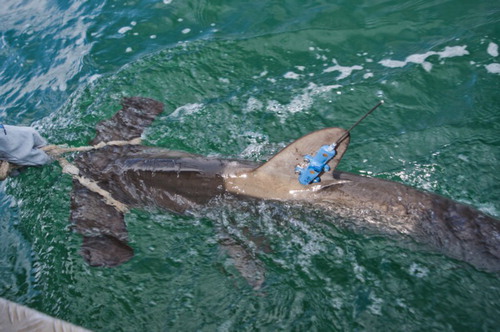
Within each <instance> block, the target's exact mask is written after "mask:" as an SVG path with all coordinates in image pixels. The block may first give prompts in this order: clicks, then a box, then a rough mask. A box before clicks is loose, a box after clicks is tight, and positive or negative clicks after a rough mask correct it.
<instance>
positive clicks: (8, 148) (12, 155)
mask: <svg viewBox="0 0 500 332" xmlns="http://www.w3.org/2000/svg"><path fill="white" fill-rule="evenodd" d="M46 144H47V141H45V139H44V138H43V137H42V136H40V134H39V133H38V132H37V131H36V130H35V129H33V128H31V127H17V126H9V125H3V126H2V125H0V160H7V161H8V162H10V163H12V164H15V165H21V166H41V165H45V164H48V163H50V162H51V159H50V157H49V156H48V155H47V154H46V153H45V152H43V151H42V150H40V149H39V148H40V147H42V146H44V145H46Z"/></svg>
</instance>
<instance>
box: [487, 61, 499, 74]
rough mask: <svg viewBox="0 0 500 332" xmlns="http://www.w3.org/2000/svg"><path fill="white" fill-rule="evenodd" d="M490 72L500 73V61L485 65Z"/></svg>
mask: <svg viewBox="0 0 500 332" xmlns="http://www.w3.org/2000/svg"><path fill="white" fill-rule="evenodd" d="M484 67H485V68H486V70H487V71H488V73H491V74H500V63H490V64H489V65H485V66H484Z"/></svg>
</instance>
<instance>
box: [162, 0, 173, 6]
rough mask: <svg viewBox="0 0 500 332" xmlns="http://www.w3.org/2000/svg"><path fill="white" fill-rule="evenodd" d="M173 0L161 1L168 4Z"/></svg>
mask: <svg viewBox="0 0 500 332" xmlns="http://www.w3.org/2000/svg"><path fill="white" fill-rule="evenodd" d="M172 1H173V0H163V3H164V4H166V5H170V4H171V3H172Z"/></svg>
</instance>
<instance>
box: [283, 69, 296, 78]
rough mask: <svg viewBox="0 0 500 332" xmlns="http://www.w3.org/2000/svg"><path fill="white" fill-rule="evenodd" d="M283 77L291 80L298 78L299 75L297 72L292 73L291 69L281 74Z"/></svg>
mask: <svg viewBox="0 0 500 332" xmlns="http://www.w3.org/2000/svg"><path fill="white" fill-rule="evenodd" d="M283 77H284V78H288V79H292V80H298V79H299V78H300V75H299V74H297V73H294V72H293V71H289V72H288V73H286V74H285V75H283Z"/></svg>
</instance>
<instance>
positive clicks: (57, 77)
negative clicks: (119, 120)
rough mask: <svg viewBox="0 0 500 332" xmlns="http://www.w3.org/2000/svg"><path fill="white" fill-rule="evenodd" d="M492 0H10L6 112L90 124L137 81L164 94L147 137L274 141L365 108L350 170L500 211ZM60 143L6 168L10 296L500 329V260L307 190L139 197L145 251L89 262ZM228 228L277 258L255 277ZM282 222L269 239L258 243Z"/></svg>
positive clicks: (245, 149)
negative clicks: (383, 231) (347, 209)
mask: <svg viewBox="0 0 500 332" xmlns="http://www.w3.org/2000/svg"><path fill="white" fill-rule="evenodd" d="M499 44H500V6H499V4H497V3H496V2H495V1H474V2H472V1H395V0H387V1H319V0H318V1H310V0H302V1H298V0H290V1H253V2H246V1H236V0H234V1H191V0H187V1H180V0H164V1H161V0H156V1H151V0H148V1H146V0H142V1H140V0H130V1H54V0H38V1H34V0H27V1H22V2H20V1H14V0H4V1H3V3H2V5H1V6H0V122H2V123H7V124H13V125H32V126H35V127H36V128H37V129H38V130H39V131H40V132H41V133H42V134H43V135H44V136H45V137H46V138H47V139H48V140H49V141H50V142H51V143H57V144H69V145H72V146H79V145H86V144H87V142H88V141H89V140H90V139H92V138H93V135H94V134H95V131H94V126H95V124H96V123H97V122H99V121H101V120H103V119H106V118H109V117H110V116H111V115H112V114H113V113H114V112H115V111H117V110H118V109H119V108H120V100H121V98H122V97H124V96H135V95H140V96H145V97H151V98H155V99H158V100H160V101H162V102H164V103H165V106H166V107H165V108H166V111H165V113H164V114H162V115H161V116H160V117H159V119H158V120H157V121H155V122H154V124H153V125H152V126H151V127H150V128H149V129H148V130H147V132H146V135H145V141H146V143H147V144H148V145H152V146H158V147H165V148H169V149H177V150H184V151H188V152H192V153H197V154H202V155H210V156H217V157H230V158H239V159H249V160H254V161H266V160H268V159H269V158H270V157H271V156H272V155H274V154H275V153H277V152H278V151H279V150H280V149H282V148H283V147H285V146H286V145H287V144H288V143H290V142H291V141H293V140H294V139H297V138H299V137H300V136H302V135H305V134H307V133H309V132H311V131H313V130H316V129H320V128H324V127H330V126H340V127H344V128H347V127H349V126H350V125H351V124H352V123H354V122H355V121H356V120H357V119H358V117H359V116H361V115H362V114H363V113H364V112H366V111H367V110H368V109H369V108H370V107H372V106H373V105H375V104H376V103H377V102H378V101H379V100H380V99H384V100H385V102H386V103H385V104H384V106H383V107H382V108H380V109H379V110H377V111H376V112H375V113H374V114H373V115H372V116H370V117H369V118H367V120H366V121H365V122H363V123H362V124H361V125H360V126H359V127H357V128H356V129H355V130H354V131H353V133H352V136H351V144H350V147H349V150H348V152H347V153H346V155H345V156H344V159H343V160H342V162H341V163H340V165H339V169H341V170H344V171H349V172H354V173H358V174H365V175H368V176H375V177H380V178H385V179H389V180H393V181H397V182H402V183H404V184H406V185H409V186H413V187H416V188H419V189H422V190H428V191H432V192H435V193H438V194H442V195H444V196H447V197H450V198H452V199H454V200H456V201H459V202H462V203H466V204H470V205H472V206H474V207H476V208H478V209H480V210H482V211H484V212H485V213H488V214H490V215H493V216H495V217H496V218H500V201H499V197H500V185H499V183H500V173H499V166H498V165H499V160H500V93H499V91H500V57H499V54H498V52H499V51H498V45H499ZM71 187H72V184H71V178H70V177H68V176H66V175H62V173H61V169H60V167H59V166H58V165H57V164H52V165H49V166H46V167H43V168H39V169H29V170H27V171H25V172H23V173H22V174H21V175H20V176H18V177H15V178H11V179H8V180H6V181H3V182H1V183H0V297H4V298H7V299H9V300H12V301H15V302H18V303H22V304H25V305H28V306H30V307H32V308H35V309H37V310H39V311H42V312H44V313H47V314H49V315H52V316H55V317H58V318H61V319H65V320H68V321H70V322H72V323H75V324H78V325H82V326H84V327H86V328H89V329H92V330H95V331H379V330H391V331H429V330H432V331H495V330H498V326H500V318H499V317H500V302H499V300H498V299H499V298H500V281H499V277H498V275H496V274H492V273H487V272H484V271H480V270H477V269H475V268H474V267H472V266H470V265H468V264H466V263H463V262H460V261H457V260H453V259H450V258H448V257H446V256H444V255H442V254H441V253H439V252H434V251H430V250H428V249H427V248H425V247H422V246H421V245H419V244H417V243H413V242H411V241H410V240H405V239H404V238H391V237H389V236H384V235H380V234H373V233H371V232H369V231H367V230H364V229H359V228H353V227H350V225H349V220H339V219H338V218H336V217H334V216H329V215H325V214H324V212H321V211H314V210H311V209H308V208H306V207H301V206H291V205H288V204H278V203H272V202H254V201H239V202H238V201H236V200H235V201H232V200H230V202H229V203H221V204H215V203H214V204H211V205H210V206H209V207H204V208H201V209H200V210H197V211H192V212H191V213H189V214H187V215H176V214H172V213H169V212H166V211H143V210H133V211H132V212H130V213H129V214H128V215H127V216H126V222H127V226H128V230H129V236H130V243H131V245H132V247H134V250H135V252H136V255H135V257H134V258H133V259H132V260H131V261H130V262H128V263H126V264H124V265H123V266H121V267H118V268H114V269H106V268H91V267H89V266H87V265H86V264H85V262H84V261H83V259H82V258H81V257H80V256H79V254H78V250H79V247H80V243H81V239H80V237H79V235H77V234H75V233H73V232H72V231H71V230H70V229H69V224H68V219H69V213H70V193H71ZM217 229H223V230H224V231H225V232H228V233H230V234H232V235H233V236H234V237H235V238H236V239H238V240H240V241H241V242H242V243H244V244H246V245H248V246H249V247H250V249H251V250H253V251H254V253H255V256H256V257H257V258H258V259H259V260H261V261H262V262H263V264H264V266H265V269H266V281H265V283H264V287H263V288H262V290H260V291H254V290H252V288H251V287H250V286H249V285H248V284H247V283H246V282H245V280H244V279H243V278H242V277H241V276H240V275H239V273H238V271H237V270H236V268H235V267H234V265H233V263H232V261H231V259H230V258H229V257H228V255H227V254H226V253H224V252H223V251H222V250H221V249H220V248H219V246H218V243H217V239H218V235H217ZM248 229H250V232H251V233H252V234H254V235H257V236H259V237H262V238H265V239H266V241H267V245H268V246H269V247H270V249H271V250H270V251H268V252H263V251H261V250H259V248H258V247H252V245H251V243H249V241H248V239H247V236H246V235H245V234H246V231H247V230H248Z"/></svg>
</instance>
